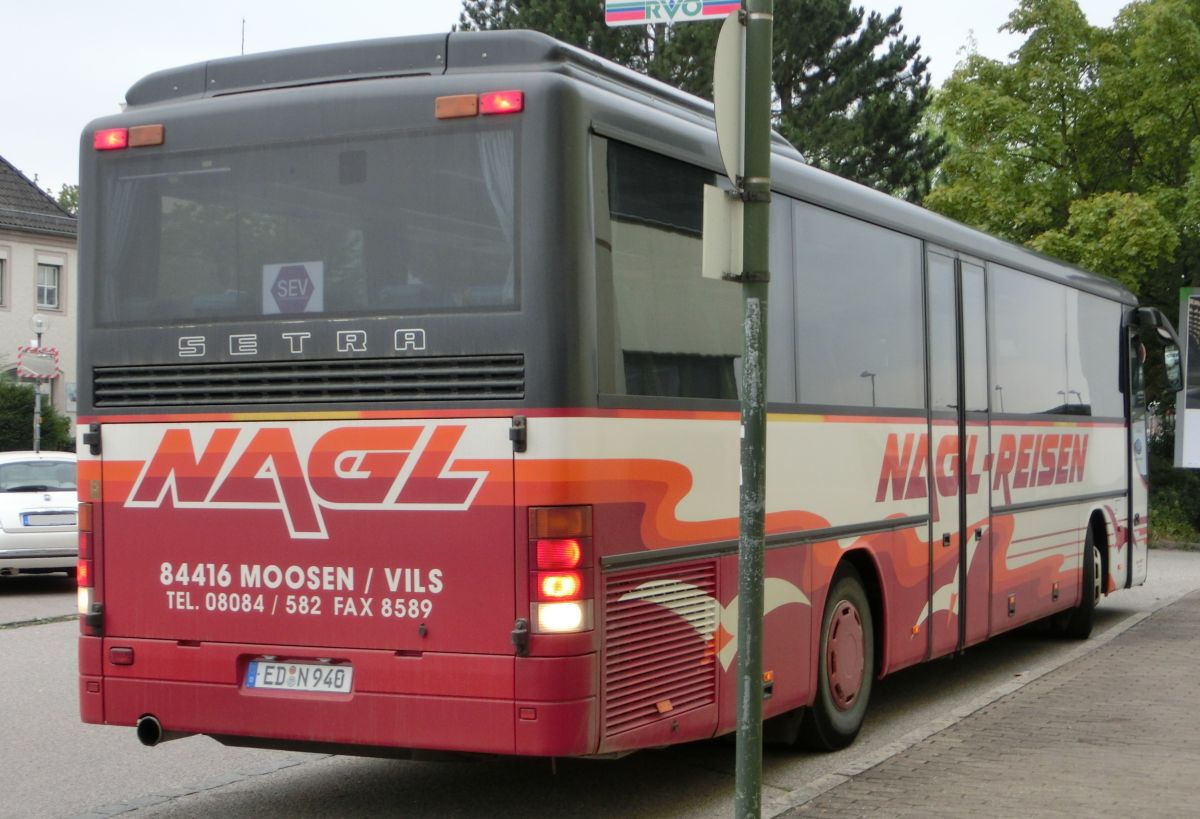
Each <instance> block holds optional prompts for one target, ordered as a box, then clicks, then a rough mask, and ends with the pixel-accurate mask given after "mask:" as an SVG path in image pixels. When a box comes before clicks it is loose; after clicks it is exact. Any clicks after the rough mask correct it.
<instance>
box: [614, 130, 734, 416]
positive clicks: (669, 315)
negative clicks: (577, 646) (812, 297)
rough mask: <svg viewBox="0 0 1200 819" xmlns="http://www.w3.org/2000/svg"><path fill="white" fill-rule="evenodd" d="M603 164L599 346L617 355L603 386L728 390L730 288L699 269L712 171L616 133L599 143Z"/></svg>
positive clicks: (639, 391) (645, 391)
mask: <svg viewBox="0 0 1200 819" xmlns="http://www.w3.org/2000/svg"><path fill="white" fill-rule="evenodd" d="M607 164H608V174H607V180H606V181H607V185H608V210H609V213H608V217H609V224H608V225H607V226H605V227H607V229H608V233H609V236H610V237H611V239H610V241H611V245H612V250H611V265H612V274H611V287H612V298H611V303H612V305H613V306H612V313H613V315H612V317H611V321H612V322H613V324H614V327H613V337H614V343H615V346H616V350H615V351H612V352H611V353H609V354H612V353H615V354H616V356H617V358H618V359H619V360H618V361H617V362H614V364H616V365H617V367H616V369H617V370H618V375H617V377H616V378H615V379H614V380H615V382H616V383H615V384H612V385H611V386H612V387H613V388H615V389H616V390H618V391H623V392H625V393H627V394H629V395H646V396H661V397H685V398H715V399H735V398H737V396H738V385H737V381H738V375H739V366H740V359H741V351H742V305H741V293H740V288H738V287H736V286H734V285H731V284H729V283H727V282H722V281H715V280H712V279H705V278H703V277H702V275H701V272H700V271H701V256H702V224H703V188H704V185H705V184H714V180H715V175H714V174H713V173H712V172H711V171H705V170H703V169H701V168H697V167H695V166H692V165H689V164H686V163H684V162H680V161H678V160H674V159H669V158H667V157H664V156H661V155H659V154H655V153H652V152H650V151H645V150H642V149H640V148H634V147H632V146H629V145H625V144H623V143H618V142H609V143H608V156H607ZM602 286H603V284H602ZM602 300H604V299H602ZM603 320H608V319H603ZM622 373H623V377H622ZM622 387H623V390H622Z"/></svg>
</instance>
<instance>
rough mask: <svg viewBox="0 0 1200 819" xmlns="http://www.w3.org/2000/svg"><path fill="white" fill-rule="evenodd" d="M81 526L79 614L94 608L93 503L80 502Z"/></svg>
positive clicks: (79, 520)
mask: <svg viewBox="0 0 1200 819" xmlns="http://www.w3.org/2000/svg"><path fill="white" fill-rule="evenodd" d="M76 520H77V522H78V528H79V562H78V563H76V564H75V580H76V582H77V584H78V586H79V591H78V595H79V600H78V604H79V614H80V616H83V615H86V614H87V613H88V612H90V611H91V609H92V589H93V587H94V585H95V582H96V580H95V578H94V577H93V576H92V574H93V571H94V568H95V564H94V563H93V562H92V561H93V559H94V554H93V553H94V551H95V542H94V541H93V533H92V505H91V504H90V503H87V502H84V503H81V504H79V514H78V517H77V518H76Z"/></svg>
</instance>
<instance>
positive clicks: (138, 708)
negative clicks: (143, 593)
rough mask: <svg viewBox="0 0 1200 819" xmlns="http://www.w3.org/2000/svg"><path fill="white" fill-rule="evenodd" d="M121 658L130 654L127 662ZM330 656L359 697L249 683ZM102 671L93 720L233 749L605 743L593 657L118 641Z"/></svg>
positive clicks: (551, 752) (91, 680)
mask: <svg viewBox="0 0 1200 819" xmlns="http://www.w3.org/2000/svg"><path fill="white" fill-rule="evenodd" d="M93 640H96V638H86V637H85V638H81V655H82V654H83V653H84V652H83V650H82V649H83V645H82V643H83V642H84V641H86V642H88V643H91V642H92V641H93ZM114 648H116V649H120V651H119V652H117V654H116V655H114V654H113V652H112V649H114ZM130 652H132V654H130ZM87 653H88V654H92V652H91V651H89V652H87ZM330 654H332V655H333V658H332V659H333V660H334V661H335V662H345V663H349V664H351V665H352V666H353V667H354V685H353V690H352V691H351V692H350V693H348V694H336V693H335V694H327V693H310V692H298V691H286V690H283V691H277V690H268V691H264V690H261V689H253V688H247V687H246V686H245V685H244V681H245V675H246V665H247V663H248V662H249V661H250V660H251V659H256V658H259V657H263V656H274V657H284V658H286V659H287V661H291V662H305V661H306V660H310V661H315V660H317V659H318V658H329V656H330ZM93 656H94V655H93ZM114 656H115V657H117V658H118V659H119V660H120V664H116V663H114V662H113V659H114ZM131 656H132V662H129V659H130V657H131ZM100 665H101V668H99V669H97V668H95V667H94V664H92V663H89V664H88V666H91V667H87V666H82V665H81V669H80V670H81V675H80V689H79V692H80V712H81V716H82V718H83V721H84V722H90V723H99V724H107V725H125V726H134V725H136V724H137V721H138V720H139V719H140V718H141V717H143V716H147V715H152V716H154V717H156V718H157V719H158V721H159V722H160V723H162V726H163V729H164V730H166V731H169V732H172V733H199V734H209V735H213V736H216V737H219V738H220V739H221V741H223V742H228V744H246V745H252V746H255V747H279V748H289V749H294V750H303V749H305V747H306V746H312V747H311V749H312V750H316V749H318V748H319V747H340V748H342V749H343V752H351V753H353V752H354V749H355V748H360V749H362V751H361V752H362V753H374V752H376V751H380V752H381V751H384V750H386V749H409V750H430V751H450V752H465V753H482V754H505V755H521V756H580V755H586V754H589V753H594V752H595V750H596V747H597V743H598V738H597V731H596V727H595V726H596V717H595V714H596V700H597V697H596V694H595V690H594V689H595V685H596V683H595V679H596V675H595V656H594V655H591V654H589V655H583V656H575V657H555V658H516V657H513V656H503V655H466V654H461V655H454V654H424V655H420V656H415V655H408V654H405V655H401V654H397V653H396V652H391V651H371V650H354V651H344V650H333V649H303V650H298V649H296V648H295V647H292V648H286V647H281V646H249V645H230V644H211V645H210V644H202V645H188V644H186V643H177V642H175V641H165V640H121V639H113V638H106V639H104V641H103V651H102V657H101V663H100ZM96 671H100V672H101V673H99V674H97V673H95V672H96ZM89 672H92V673H89Z"/></svg>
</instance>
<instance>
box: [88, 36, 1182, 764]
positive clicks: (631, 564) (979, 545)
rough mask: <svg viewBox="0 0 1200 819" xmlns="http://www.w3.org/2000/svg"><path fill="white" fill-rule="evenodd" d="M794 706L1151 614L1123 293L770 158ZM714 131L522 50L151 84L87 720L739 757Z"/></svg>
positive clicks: (115, 281)
mask: <svg viewBox="0 0 1200 819" xmlns="http://www.w3.org/2000/svg"><path fill="white" fill-rule="evenodd" d="M773 151H774V166H773V171H772V173H773V182H774V187H775V191H774V195H773V201H772V214H773V216H772V219H773V228H772V237H771V248H772V257H773V258H772V262H771V268H772V271H773V279H772V282H771V292H770V309H769V349H770V354H769V395H768V398H769V401H770V415H769V425H768V453H769V454H768V479H767V480H768V498H767V519H766V525H767V532H768V539H767V552H766V577H765V594H766V614H765V620H764V629H765V637H764V669H765V671H766V673H765V675H764V683H763V686H764V693H765V695H766V696H767V700H766V703H765V711H766V714H767V716H768V717H781V720H780V722H779V723H777V724H779V725H781V726H784V727H789V726H790V727H795V728H797V730H796V731H795V732H794V733H795V738H796V739H797V740H799V741H804V742H807V743H809V744H814V745H817V746H819V747H825V748H835V747H840V746H842V745H845V744H847V743H849V742H850V741H852V740H853V738H854V736H855V734H856V733H857V732H858V730H859V727H860V725H861V724H862V720H863V717H864V714H865V712H866V708H867V703H868V700H869V697H870V692H871V687H872V682H873V681H874V680H875V679H877V678H878V677H880V676H882V675H885V674H890V673H892V672H894V671H897V670H898V669H902V668H905V667H906V666H911V665H913V664H916V663H919V662H922V661H924V660H929V659H932V658H936V657H941V656H945V655H951V654H954V653H956V652H960V651H962V650H964V649H965V648H966V647H968V646H971V645H973V644H976V643H979V642H981V641H983V640H986V639H987V638H988V637H990V636H992V635H994V634H998V633H1000V632H1004V631H1007V630H1009V629H1012V628H1014V627H1016V626H1019V625H1021V624H1024V623H1028V622H1030V621H1033V620H1038V619H1043V618H1052V619H1053V620H1054V621H1055V622H1056V623H1057V625H1058V626H1059V627H1061V629H1063V630H1064V631H1067V632H1070V633H1071V634H1074V635H1076V636H1079V637H1083V636H1086V635H1087V633H1088V632H1089V631H1090V628H1091V621H1092V610H1093V607H1094V606H1095V605H1096V603H1097V602H1099V600H1100V599H1101V597H1102V596H1103V595H1105V594H1108V593H1111V592H1114V591H1116V590H1117V589H1121V588H1126V587H1129V586H1134V585H1138V584H1140V583H1142V582H1143V581H1144V580H1145V578H1146V560H1147V553H1146V517H1147V508H1146V458H1145V440H1144V438H1145V436H1144V398H1143V393H1142V389H1141V386H1140V379H1141V364H1142V355H1141V353H1142V350H1143V349H1144V348H1142V347H1141V345H1140V343H1139V342H1138V340H1137V334H1138V332H1140V331H1142V330H1145V329H1146V328H1148V327H1150V328H1155V329H1159V330H1160V332H1163V333H1166V334H1168V335H1169V334H1170V333H1171V332H1172V331H1170V330H1169V324H1167V323H1166V321H1165V319H1162V318H1161V316H1160V315H1159V314H1158V313H1156V312H1155V311H1153V310H1149V309H1147V308H1139V307H1138V306H1137V304H1136V301H1135V299H1134V298H1133V297H1132V296H1131V294H1130V293H1128V292H1127V291H1126V290H1124V289H1123V288H1121V287H1120V286H1118V285H1116V284H1114V283H1113V282H1111V281H1109V280H1107V279H1104V278H1101V277H1098V276H1094V275H1091V274H1088V273H1085V272H1083V271H1080V270H1077V269H1075V268H1072V267H1069V266H1067V265H1064V264H1061V263H1059V262H1056V261H1053V260H1051V259H1048V258H1045V257H1043V256H1039V255H1035V254H1033V253H1030V252H1028V251H1026V250H1024V249H1021V248H1019V247H1015V246H1013V245H1010V244H1007V243H1004V242H1002V241H999V240H997V239H994V238H990V237H988V236H986V235H983V234H981V233H979V232H976V231H974V230H971V229H968V228H966V227H964V226H962V225H959V224H956V223H953V222H951V221H948V220H946V219H943V218H941V217H938V216H935V215H933V214H930V213H928V212H926V211H924V210H922V209H920V208H917V207H913V206H911V205H908V204H906V203H903V202H900V201H897V200H894V199H892V198H889V197H887V196H885V195H883V194H880V193H877V192H874V191H871V190H867V189H864V188H862V187H860V186H857V185H854V184H851V183H849V182H846V181H844V180H841V179H838V178H835V177H832V176H830V175H827V174H825V173H822V172H820V171H817V170H814V169H812V168H810V167H808V166H807V165H805V164H804V162H803V161H802V160H801V158H800V157H799V156H798V155H797V154H796V152H795V151H794V150H793V149H792V148H790V147H789V146H788V145H787V144H786V143H784V142H782V141H781V140H776V143H775V145H774V148H773ZM720 167H721V164H720V159H719V155H718V151H717V145H716V141H715V138H714V135H713V123H712V111H711V107H710V106H708V105H707V104H705V103H703V102H701V101H699V100H696V99H694V98H691V97H688V96H686V95H683V94H680V93H678V92H676V91H674V90H672V89H670V88H667V87H665V86H663V85H660V84H658V83H655V82H653V81H650V80H647V79H645V78H643V77H641V76H639V75H636V74H634V73H632V72H629V71H627V70H625V69H622V68H619V67H617V66H615V65H613V64H610V63H608V62H606V61H603V60H600V59H598V58H595V57H593V56H591V55H589V54H586V53H584V52H581V51H579V50H576V49H573V48H570V47H567V46H564V45H562V44H561V43H558V42H555V41H553V40H551V39H549V38H546V37H543V36H541V35H536V34H530V33H452V34H449V35H441V36H429V37H417V38H409V39H394V40H379V41H370V42H364V43H354V44H346V45H335V46H328V47H321V48H311V49H301V50H295V51H285V52H278V53H270V54H262V55H253V56H246V57H239V58H233V59H227V60H219V61H215V62H210V63H206V64H200V65H192V66H187V67H183V68H178V69H172V70H168V71H163V72H160V73H157V74H153V75H151V76H149V77H147V78H145V79H144V80H142V81H140V82H138V83H137V84H136V85H135V86H133V88H131V89H130V91H129V93H128V96H127V106H126V107H125V108H124V110H123V111H122V112H121V113H119V114H115V115H113V116H108V117H104V118H102V119H98V120H96V121H95V122H93V123H92V124H91V125H89V126H88V128H87V130H86V131H85V133H84V135H83V159H82V169H81V173H82V176H81V180H82V185H81V190H82V196H83V202H82V206H81V208H80V213H81V230H80V235H81V256H80V265H81V276H80V278H81V283H80V288H81V293H80V295H81V299H80V303H81V304H82V305H84V307H83V309H82V310H81V329H80V339H81V343H80V354H81V361H82V366H81V373H82V374H83V375H81V384H80V390H79V402H80V409H79V418H80V423H79V427H80V431H79V442H78V443H79V447H78V449H79V462H80V466H79V473H80V474H79V477H80V482H79V487H80V496H81V497H80V499H81V514H80V530H81V534H80V557H81V562H80V572H79V577H80V586H81V588H80V608H81V615H82V617H81V630H82V636H81V638H80V644H79V662H80V707H81V711H82V717H83V720H84V721H86V722H89V723H103V724H109V725H121V726H130V727H132V726H137V733H138V736H139V737H140V739H141V740H142V741H143V742H145V743H147V744H154V743H157V742H159V741H162V740H163V739H165V738H169V737H172V736H178V735H187V734H206V735H210V736H212V737H214V738H216V739H218V740H219V741H221V742H223V743H227V744H230V745H245V746H257V747H272V748H283V747H287V748H304V749H313V750H315V749H326V750H329V749H332V750H337V751H340V752H346V753H362V754H402V753H405V752H409V751H414V750H438V751H463V752H476V753H492V754H516V755H535V756H551V757H557V756H589V755H606V754H615V753H622V752H627V751H631V750H634V749H638V748H644V747H649V746H661V745H664V744H670V743H678V742H686V741H690V740H696V739H700V738H704V737H711V736H714V735H718V734H722V733H726V732H729V731H732V730H733V729H734V727H735V702H734V688H735V686H734V672H733V669H734V666H735V654H736V650H737V633H736V632H737V616H736V615H737V607H738V599H737V585H738V584H737V527H738V521H737V511H738V508H737V507H738V485H737V484H738V450H739V446H738V437H739V415H738V403H737V396H738V389H739V382H740V377H741V369H740V360H741V314H740V310H741V307H740V293H739V292H738V288H737V287H735V286H732V285H729V284H727V283H724V282H719V281H714V280H709V279H705V278H703V277H702V276H701V272H700V269H701V245H702V221H703V220H702V189H703V186H704V185H705V184H706V183H707V184H716V183H717V182H718V181H719V179H720V177H721V174H720V173H719V169H720Z"/></svg>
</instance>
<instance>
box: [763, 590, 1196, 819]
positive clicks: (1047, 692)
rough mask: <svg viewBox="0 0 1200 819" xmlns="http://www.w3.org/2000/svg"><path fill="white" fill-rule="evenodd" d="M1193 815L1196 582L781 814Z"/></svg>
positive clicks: (1194, 797)
mask: <svg viewBox="0 0 1200 819" xmlns="http://www.w3.org/2000/svg"><path fill="white" fill-rule="evenodd" d="M968 814H971V815H975V816H1039V817H1040V816H1046V817H1054V816H1063V817H1068V816H1069V817H1079V816H1114V817H1115V816H1122V817H1125V816H1130V815H1136V816H1138V817H1139V819H1147V818H1148V817H1159V816H1162V817H1176V816H1195V815H1200V593H1194V594H1191V595H1189V596H1188V597H1185V598H1183V599H1182V600H1180V601H1179V602H1177V603H1174V604H1172V605H1170V606H1167V607H1166V608H1163V609H1161V610H1159V611H1158V612H1156V613H1155V614H1153V615H1152V616H1150V617H1148V618H1147V619H1145V620H1143V621H1142V622H1140V623H1138V624H1137V625H1135V626H1134V627H1133V628H1131V629H1129V631H1127V632H1125V633H1124V634H1122V635H1120V636H1119V637H1117V638H1116V639H1114V640H1112V641H1111V642H1110V643H1108V644H1107V645H1105V646H1103V647H1101V648H1099V649H1097V650H1096V651H1093V652H1091V653H1090V654H1087V655H1086V656H1084V657H1082V658H1080V659H1078V660H1076V661H1074V662H1072V663H1068V664H1067V665H1065V666H1063V667H1062V668H1059V669H1057V670H1055V671H1052V672H1050V673H1049V674H1046V675H1045V676H1043V677H1041V678H1039V679H1037V680H1035V681H1034V682H1032V683H1030V684H1029V685H1027V686H1025V687H1024V688H1021V689H1020V690H1019V691H1016V692H1015V693H1013V694H1010V695H1009V696H1007V697H1004V698H1003V699H1000V700H997V701H996V702H994V703H992V704H991V705H989V706H987V707H985V708H983V709H981V710H980V711H978V712H976V713H975V714H973V715H971V716H969V717H967V718H966V719H964V720H962V721H961V722H959V723H957V724H955V725H953V726H951V727H949V728H947V729H946V730H944V731H942V732H940V733H938V734H935V735H933V736H931V737H929V738H928V739H926V740H924V741H923V742H920V743H918V744H917V745H914V746H913V747H912V748H910V749H908V750H907V751H904V752H902V753H900V754H898V755H896V756H894V757H892V758H890V759H888V760H887V761H885V762H883V763H881V764H879V765H876V766H875V767H873V768H871V769H870V770H867V771H865V772H863V773H860V774H858V775H856V776H854V777H852V778H850V779H849V780H847V781H846V782H845V783H843V784H841V785H838V786H837V787H834V788H832V789H831V790H828V791H826V792H825V793H823V794H821V795H820V796H818V797H817V798H815V799H813V800H812V801H810V802H807V803H805V804H803V805H801V806H799V807H797V808H795V809H793V810H791V811H788V812H787V813H786V814H784V815H785V816H789V817H813V816H816V817H853V816H897V817H928V816H965V815H968Z"/></svg>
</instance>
